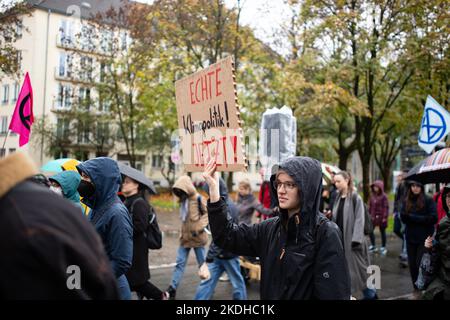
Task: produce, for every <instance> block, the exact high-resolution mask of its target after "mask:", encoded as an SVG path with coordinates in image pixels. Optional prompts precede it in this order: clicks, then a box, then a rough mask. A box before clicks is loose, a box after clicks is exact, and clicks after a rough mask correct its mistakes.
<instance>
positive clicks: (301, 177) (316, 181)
mask: <svg viewBox="0 0 450 320" xmlns="http://www.w3.org/2000/svg"><path fill="white" fill-rule="evenodd" d="M279 170H283V171H285V172H286V173H287V174H288V175H289V176H291V177H292V179H294V181H295V183H296V184H297V186H298V187H299V196H300V204H301V211H300V216H301V218H302V220H303V221H308V223H310V224H311V226H313V225H314V224H315V222H316V216H317V215H318V214H319V205H320V197H321V195H322V167H321V165H320V162H319V161H317V160H316V159H312V158H309V157H291V158H288V159H286V160H285V161H283V162H282V163H281V164H280V165H279V166H278V167H275V166H274V168H273V169H272V172H273V174H272V176H271V177H270V182H271V184H270V187H271V188H272V192H273V193H274V194H275V195H277V190H275V188H274V186H273V181H274V180H275V179H276V174H277V172H278V171H279ZM276 198H277V204H276V205H277V206H278V196H276ZM280 211H281V212H283V211H284V210H280Z"/></svg>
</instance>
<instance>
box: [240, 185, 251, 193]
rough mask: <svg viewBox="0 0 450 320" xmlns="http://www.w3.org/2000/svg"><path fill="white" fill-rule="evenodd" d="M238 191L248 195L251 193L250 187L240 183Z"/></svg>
mask: <svg viewBox="0 0 450 320" xmlns="http://www.w3.org/2000/svg"><path fill="white" fill-rule="evenodd" d="M238 192H239V194H240V195H241V196H246V195H249V194H250V188H249V187H247V186H246V185H242V184H240V185H239V188H238Z"/></svg>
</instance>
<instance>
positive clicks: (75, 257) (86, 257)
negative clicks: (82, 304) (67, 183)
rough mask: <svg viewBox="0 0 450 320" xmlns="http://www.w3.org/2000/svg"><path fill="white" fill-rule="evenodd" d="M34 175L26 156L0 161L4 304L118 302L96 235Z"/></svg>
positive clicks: (0, 292)
mask: <svg viewBox="0 0 450 320" xmlns="http://www.w3.org/2000/svg"><path fill="white" fill-rule="evenodd" d="M35 173H37V169H35V167H34V164H32V162H31V160H30V159H29V158H28V157H27V156H25V155H24V154H22V153H15V154H14V155H11V156H9V157H7V158H5V159H2V160H0V176H1V179H0V251H1V252H2V259H1V263H0V274H1V275H2V276H1V278H0V299H21V300H22V299H25V300H29V299H33V300H48V299H64V300H65V299H119V295H118V290H117V287H116V279H115V276H114V274H113V271H112V269H111V266H110V264H109V260H108V257H107V256H106V253H105V251H104V249H103V244H102V242H101V239H100V237H99V236H98V234H97V232H96V231H95V229H94V228H93V227H92V225H91V223H89V221H88V220H87V219H86V218H85V217H84V216H82V215H81V214H80V211H79V209H78V208H77V207H75V206H74V205H73V204H72V203H71V202H70V201H68V200H66V199H64V198H62V197H61V196H59V195H57V194H55V193H54V192H51V191H50V190H49V189H48V188H46V187H43V186H41V185H39V184H37V183H35V182H31V180H27V178H28V177H31V176H32V175H34V174H35ZM74 266H77V267H79V269H77V268H74ZM77 270H78V271H77ZM77 272H78V274H79V276H80V277H79V279H80V283H79V289H76V288H77V287H75V288H74V289H73V290H69V288H68V286H67V284H68V283H69V284H71V285H74V286H76V285H77V283H76V275H77Z"/></svg>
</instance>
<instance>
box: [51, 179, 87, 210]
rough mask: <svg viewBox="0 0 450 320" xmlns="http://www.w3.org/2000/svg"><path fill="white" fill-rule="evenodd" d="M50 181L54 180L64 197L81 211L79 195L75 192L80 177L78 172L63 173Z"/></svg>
mask: <svg viewBox="0 0 450 320" xmlns="http://www.w3.org/2000/svg"><path fill="white" fill-rule="evenodd" d="M50 180H55V181H56V182H57V183H58V184H59V185H60V186H61V189H62V192H63V194H64V197H65V198H66V199H67V200H70V201H72V202H73V203H74V204H75V205H76V206H77V207H79V208H80V210H81V211H83V208H82V206H81V203H80V194H79V193H78V190H77V189H78V186H79V184H80V181H81V176H80V174H79V173H78V172H75V171H63V172H60V173H58V174H55V175H54V176H52V177H51V178H50Z"/></svg>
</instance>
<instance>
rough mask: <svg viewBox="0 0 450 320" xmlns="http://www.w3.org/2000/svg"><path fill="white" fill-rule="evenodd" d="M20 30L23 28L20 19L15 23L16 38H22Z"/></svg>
mask: <svg viewBox="0 0 450 320" xmlns="http://www.w3.org/2000/svg"><path fill="white" fill-rule="evenodd" d="M22 30H23V22H22V20H20V21H18V22H17V25H16V37H17V39H20V38H22Z"/></svg>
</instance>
